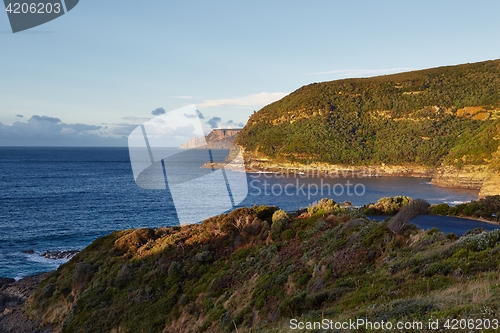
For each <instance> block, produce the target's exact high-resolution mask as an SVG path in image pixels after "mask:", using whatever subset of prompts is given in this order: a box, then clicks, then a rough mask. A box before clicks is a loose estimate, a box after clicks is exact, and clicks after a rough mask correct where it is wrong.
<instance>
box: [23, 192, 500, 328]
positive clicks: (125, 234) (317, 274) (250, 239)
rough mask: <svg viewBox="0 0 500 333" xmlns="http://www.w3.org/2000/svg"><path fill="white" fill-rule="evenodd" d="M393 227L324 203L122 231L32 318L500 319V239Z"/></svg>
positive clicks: (38, 296) (118, 322)
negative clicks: (295, 210)
mask: <svg viewBox="0 0 500 333" xmlns="http://www.w3.org/2000/svg"><path fill="white" fill-rule="evenodd" d="M386 201H387V200H386ZM384 202H385V201H384ZM390 202H396V201H394V200H392V201H390ZM389 225H390V224H388V223H387V222H382V223H379V222H374V221H369V220H368V219H366V218H365V217H363V216H362V215H360V213H359V212H358V211H356V210H352V209H351V208H349V207H346V206H343V205H339V204H336V203H335V202H333V201H331V200H322V201H321V202H319V203H317V204H316V205H314V206H311V207H310V208H309V209H308V211H307V212H302V213H301V215H300V216H288V215H287V214H286V213H285V212H283V211H276V208H273V207H254V208H252V209H249V208H242V209H237V210H235V211H233V212H231V213H229V214H224V215H221V216H218V217H214V218H211V219H208V220H206V221H204V222H203V223H202V224H201V225H189V226H185V227H182V228H181V227H175V228H160V229H137V230H126V231H119V232H114V233H112V234H110V235H108V236H105V237H103V238H100V239H98V240H96V241H95V242H94V243H93V244H91V245H90V246H89V247H87V248H86V249H84V250H83V251H82V252H80V253H79V254H77V255H76V256H75V257H74V258H73V259H71V261H69V262H68V263H67V264H64V265H62V266H61V267H60V268H59V269H58V270H57V271H55V272H53V273H51V275H50V276H49V277H48V278H47V279H45V280H44V281H43V282H42V283H41V285H40V286H39V287H38V289H37V291H36V293H35V294H34V295H33V296H32V297H31V298H30V300H29V301H28V304H27V306H26V308H25V310H26V313H27V314H28V315H29V316H30V317H31V318H32V319H33V320H34V322H36V321H41V322H43V323H44V325H45V327H52V328H54V329H55V331H56V332H58V331H62V332H87V333H90V332H231V331H234V332H267V331H272V332H288V331H290V329H289V320H290V319H292V318H296V319H300V320H305V321H319V320H321V319H322V318H327V319H331V320H335V321H339V320H349V319H355V318H368V319H370V320H372V321H381V320H384V321H394V322H395V321H397V320H421V321H423V322H424V323H427V322H428V320H429V319H431V318H433V319H440V320H441V327H443V325H444V324H445V320H446V319H447V318H450V319H452V318H458V319H461V318H483V319H484V318H488V319H490V320H493V319H495V318H498V313H499V311H500V308H499V304H500V288H499V286H500V280H499V274H498V273H499V265H500V262H499V260H498V252H499V251H500V232H498V231H494V232H483V233H481V232H480V231H478V232H472V233H469V234H468V235H466V236H463V237H461V238H458V237H456V236H455V235H453V234H450V235H444V234H443V233H441V232H439V231H438V230H437V229H432V230H429V231H423V230H417V229H416V228H415V227H412V226H408V227H407V228H406V229H405V230H404V231H403V232H402V233H400V234H398V235H396V234H394V233H393V232H392V231H391V230H390V229H389V227H388V226H389ZM358 331H359V330H358ZM361 331H364V330H361ZM406 331H409V330H406ZM420 331H426V330H425V329H424V330H420Z"/></svg>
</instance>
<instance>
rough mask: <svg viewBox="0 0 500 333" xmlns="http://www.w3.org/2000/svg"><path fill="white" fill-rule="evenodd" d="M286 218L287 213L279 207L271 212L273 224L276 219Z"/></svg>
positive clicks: (282, 219)
mask: <svg viewBox="0 0 500 333" xmlns="http://www.w3.org/2000/svg"><path fill="white" fill-rule="evenodd" d="M287 220H288V214H287V212H285V211H284V210H282V209H279V210H277V211H275V212H274V213H273V217H272V221H273V224H274V222H277V221H287Z"/></svg>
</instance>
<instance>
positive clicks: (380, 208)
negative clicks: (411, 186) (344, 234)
mask: <svg viewBox="0 0 500 333" xmlns="http://www.w3.org/2000/svg"><path fill="white" fill-rule="evenodd" d="M411 201H412V199H411V198H410V197H406V196H401V195H398V196H395V197H393V198H388V197H385V198H381V199H379V200H378V201H377V203H376V204H369V205H366V206H364V207H363V208H362V211H363V214H365V215H394V214H396V213H397V212H399V211H400V210H401V209H402V208H403V207H405V206H406V205H408V204H409V203H410V202H411Z"/></svg>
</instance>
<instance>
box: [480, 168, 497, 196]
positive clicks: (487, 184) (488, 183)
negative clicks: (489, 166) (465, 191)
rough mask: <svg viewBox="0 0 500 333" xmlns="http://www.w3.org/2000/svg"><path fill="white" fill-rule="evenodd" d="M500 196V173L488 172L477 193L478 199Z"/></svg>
mask: <svg viewBox="0 0 500 333" xmlns="http://www.w3.org/2000/svg"><path fill="white" fill-rule="evenodd" d="M498 194H500V172H490V173H489V175H488V176H487V177H486V179H485V180H484V182H483V187H481V190H480V191H479V199H482V198H486V197H487V196H493V195H498Z"/></svg>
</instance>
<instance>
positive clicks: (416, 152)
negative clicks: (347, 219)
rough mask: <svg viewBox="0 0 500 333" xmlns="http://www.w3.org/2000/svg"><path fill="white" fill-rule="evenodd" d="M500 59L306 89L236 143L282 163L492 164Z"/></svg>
mask: <svg viewBox="0 0 500 333" xmlns="http://www.w3.org/2000/svg"><path fill="white" fill-rule="evenodd" d="M499 115H500V60H495V61H486V62H481V63H475V64H465V65H459V66H448V67H440V68H433V69H427V70H420V71H414V72H408V73H401V74H394V75H386V76H380V77H373V78H367V79H345V80H338V81H332V82H323V83H314V84H310V85H307V86H304V87H302V88H300V89H298V90H296V91H295V92H293V93H291V94H290V95H288V96H286V97H284V98H283V99H281V100H279V101H277V102H274V103H272V104H270V105H267V106H266V107H264V108H262V109H261V110H260V111H259V112H256V113H254V114H253V115H252V116H251V117H250V119H249V121H248V123H247V125H246V126H245V127H244V128H243V130H242V131H241V132H240V133H239V134H238V136H237V137H236V141H235V142H236V143H237V144H239V145H241V146H243V147H244V148H245V149H246V152H247V153H250V154H254V155H255V156H256V157H269V158H271V159H272V160H274V161H276V162H278V163H279V162H300V163H306V162H326V163H332V164H344V165H380V164H381V163H386V164H392V165H402V164H407V163H410V164H417V165H424V166H428V167H437V166H440V165H441V163H442V162H443V161H445V162H446V163H449V164H452V165H456V166H459V167H460V166H461V165H463V164H485V163H489V162H490V160H491V158H492V153H494V152H496V151H497V149H498V145H499V142H500V141H499V140H498V138H499V133H500V120H498V117H499Z"/></svg>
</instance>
